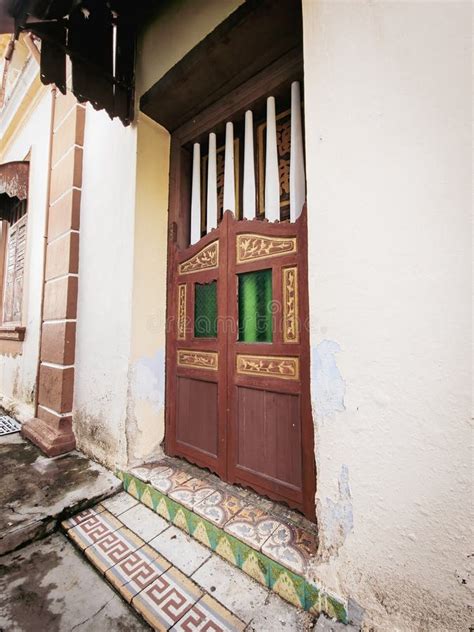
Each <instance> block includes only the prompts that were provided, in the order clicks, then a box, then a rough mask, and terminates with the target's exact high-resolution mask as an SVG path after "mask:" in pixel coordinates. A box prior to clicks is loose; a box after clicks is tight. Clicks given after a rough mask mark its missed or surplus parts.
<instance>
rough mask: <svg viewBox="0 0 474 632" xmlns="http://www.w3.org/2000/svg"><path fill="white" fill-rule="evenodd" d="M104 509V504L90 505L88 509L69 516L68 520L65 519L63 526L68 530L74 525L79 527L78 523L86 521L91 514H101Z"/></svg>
mask: <svg viewBox="0 0 474 632" xmlns="http://www.w3.org/2000/svg"><path fill="white" fill-rule="evenodd" d="M103 511H104V506H103V505H96V506H95V507H89V508H88V509H84V511H81V512H80V513H78V514H76V515H75V516H72V518H68V520H63V522H61V527H62V528H63V529H65V530H66V531H67V530H69V529H72V528H73V527H77V525H78V524H80V523H81V522H84V520H87V519H88V518H90V517H91V516H96V515H97V514H100V513H102V512H103Z"/></svg>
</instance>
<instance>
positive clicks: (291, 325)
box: [283, 267, 300, 342]
mask: <svg viewBox="0 0 474 632" xmlns="http://www.w3.org/2000/svg"><path fill="white" fill-rule="evenodd" d="M299 340H300V331H299V314H298V269H297V268H296V267H294V268H283V342H299Z"/></svg>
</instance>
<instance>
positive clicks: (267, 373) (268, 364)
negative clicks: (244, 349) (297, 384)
mask: <svg viewBox="0 0 474 632" xmlns="http://www.w3.org/2000/svg"><path fill="white" fill-rule="evenodd" d="M237 373H240V374H241V375H255V376H260V377H276V378H280V379H282V380H299V377H300V361H299V358H293V357H288V356H284V357H281V356H260V355H259V356H256V355H241V354H238V355H237Z"/></svg>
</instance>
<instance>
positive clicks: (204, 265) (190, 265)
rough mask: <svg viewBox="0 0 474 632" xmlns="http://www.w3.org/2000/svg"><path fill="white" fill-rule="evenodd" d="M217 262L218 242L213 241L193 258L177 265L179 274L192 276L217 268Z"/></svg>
mask: <svg viewBox="0 0 474 632" xmlns="http://www.w3.org/2000/svg"><path fill="white" fill-rule="evenodd" d="M218 262H219V242H218V241H213V242H212V244H208V245H207V246H206V247H205V248H203V249H202V250H200V251H199V252H198V253H197V254H195V255H194V256H193V257H191V258H190V259H188V260H187V261H183V263H180V264H179V274H192V273H193V272H201V271H202V270H212V269H213V268H217V266H218Z"/></svg>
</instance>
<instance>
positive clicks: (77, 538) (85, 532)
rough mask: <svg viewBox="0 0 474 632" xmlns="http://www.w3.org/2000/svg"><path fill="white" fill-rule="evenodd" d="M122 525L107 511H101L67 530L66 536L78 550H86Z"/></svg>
mask: <svg viewBox="0 0 474 632" xmlns="http://www.w3.org/2000/svg"><path fill="white" fill-rule="evenodd" d="M121 526H122V523H121V522H120V520H117V518H115V516H112V514H111V513H109V512H108V511H105V510H104V511H101V512H100V513H98V514H95V515H92V516H90V517H89V518H86V519H85V520H83V521H82V522H81V523H80V524H78V525H77V526H76V527H73V528H72V529H69V531H68V536H69V537H70V538H71V540H73V542H75V543H76V544H77V545H78V546H79V548H81V549H86V548H87V547H88V546H91V545H92V544H95V543H96V542H98V541H99V540H101V539H102V538H103V537H105V536H106V535H109V534H110V533H113V532H114V531H117V529H120V527H121Z"/></svg>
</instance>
